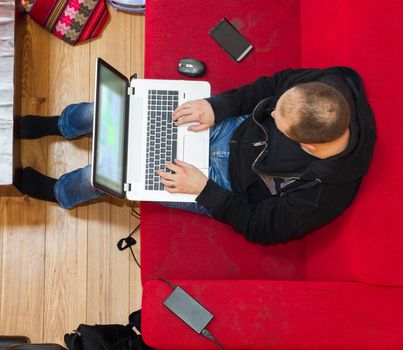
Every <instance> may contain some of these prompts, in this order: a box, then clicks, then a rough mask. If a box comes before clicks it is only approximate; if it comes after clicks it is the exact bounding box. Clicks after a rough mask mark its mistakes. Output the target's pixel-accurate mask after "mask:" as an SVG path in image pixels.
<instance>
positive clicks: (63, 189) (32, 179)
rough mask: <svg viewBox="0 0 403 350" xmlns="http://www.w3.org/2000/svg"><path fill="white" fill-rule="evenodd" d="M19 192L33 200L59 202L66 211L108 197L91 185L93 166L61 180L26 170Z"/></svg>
mask: <svg viewBox="0 0 403 350" xmlns="http://www.w3.org/2000/svg"><path fill="white" fill-rule="evenodd" d="M21 178H22V179H21V182H20V184H19V186H18V187H19V190H20V191H21V192H22V193H24V194H27V195H29V196H31V197H33V198H37V199H42V200H46V201H50V202H57V203H58V204H59V205H60V206H61V207H62V208H64V209H72V208H74V207H76V206H78V205H80V204H84V203H88V202H91V201H93V200H95V199H98V198H101V197H104V196H106V194H105V193H103V192H102V191H99V190H97V189H96V188H94V187H93V186H92V185H91V165H87V166H86V167H84V168H80V169H77V170H74V171H71V172H69V173H66V174H64V175H63V176H61V177H60V178H59V179H54V178H52V177H49V176H46V175H43V174H41V173H40V172H38V171H36V170H35V169H32V168H25V169H24V170H23V174H22V177H21Z"/></svg>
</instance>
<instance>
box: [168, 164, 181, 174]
mask: <svg viewBox="0 0 403 350" xmlns="http://www.w3.org/2000/svg"><path fill="white" fill-rule="evenodd" d="M165 166H166V167H167V168H168V169H169V170H172V171H174V172H175V173H177V172H178V171H180V169H181V168H180V166H178V165H176V164H174V163H167V164H166V165H165Z"/></svg>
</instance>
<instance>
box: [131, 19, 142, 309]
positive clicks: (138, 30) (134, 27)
mask: <svg viewBox="0 0 403 350" xmlns="http://www.w3.org/2000/svg"><path fill="white" fill-rule="evenodd" d="M144 28H145V17H144V16H140V15H136V16H132V21H131V30H130V31H131V34H132V40H131V42H130V44H131V49H130V67H131V68H132V72H131V73H137V76H138V77H139V78H143V77H144ZM134 208H135V209H136V210H137V211H138V212H140V208H139V203H138V202H137V203H135V207H134ZM138 223H139V220H138V219H136V218H135V217H134V216H131V221H130V227H131V228H132V229H134V227H136V226H137V224H138ZM134 238H135V239H136V241H137V245H136V247H135V249H134V254H135V256H136V258H137V260H138V261H139V262H140V264H141V261H140V230H139V231H138V232H137V233H136V234H135V235H134ZM130 261H131V263H130V310H131V311H134V310H139V309H140V308H141V297H142V285H141V270H140V269H139V267H138V266H137V265H136V264H135V262H134V259H133V258H132V259H131V260H130Z"/></svg>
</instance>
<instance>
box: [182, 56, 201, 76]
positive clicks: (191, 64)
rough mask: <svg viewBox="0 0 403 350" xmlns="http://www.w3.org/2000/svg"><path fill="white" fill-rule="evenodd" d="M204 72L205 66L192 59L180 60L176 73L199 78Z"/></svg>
mask: <svg viewBox="0 0 403 350" xmlns="http://www.w3.org/2000/svg"><path fill="white" fill-rule="evenodd" d="M205 70H206V66H205V64H204V63H203V62H201V61H198V60H196V59H194V58H182V59H181V60H180V61H179V63H178V72H179V73H181V74H183V75H190V76H191V77H199V76H201V75H203V74H204V72H205Z"/></svg>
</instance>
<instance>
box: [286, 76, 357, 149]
mask: <svg viewBox="0 0 403 350" xmlns="http://www.w3.org/2000/svg"><path fill="white" fill-rule="evenodd" d="M292 89H293V93H292V96H293V97H292V98H290V99H289V103H288V102H287V103H283V104H282V105H281V108H280V112H281V114H282V115H283V116H287V114H290V112H291V111H292V115H293V116H295V120H296V122H295V123H293V124H292V125H291V126H290V128H289V130H288V131H287V135H288V136H289V137H290V138H291V139H292V140H294V141H296V142H298V143H326V142H331V141H334V140H336V139H338V138H339V137H341V136H342V135H343V134H344V133H345V131H346V130H347V128H348V125H349V122H350V108H349V106H348V102H347V100H346V99H345V98H344V96H343V95H342V94H341V93H340V92H339V91H338V90H336V89H335V88H333V87H331V86H330V85H327V84H324V83H319V82H310V83H304V84H298V85H296V86H294V87H293V88H292Z"/></svg>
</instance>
